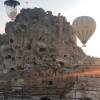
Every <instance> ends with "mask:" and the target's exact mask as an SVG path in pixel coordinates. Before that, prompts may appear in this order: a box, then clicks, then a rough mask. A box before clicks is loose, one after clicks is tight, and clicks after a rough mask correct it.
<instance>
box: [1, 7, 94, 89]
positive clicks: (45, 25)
mask: <svg viewBox="0 0 100 100" xmlns="http://www.w3.org/2000/svg"><path fill="white" fill-rule="evenodd" d="M5 31H6V35H0V48H1V50H0V69H1V70H2V72H3V73H6V74H7V73H9V72H10V71H20V70H22V71H23V70H24V71H26V73H24V76H23V77H24V79H25V80H28V81H27V82H28V84H29V83H30V85H33V84H34V86H41V85H40V84H41V83H43V84H44V85H46V84H49V85H50V84H51V85H52V84H54V85H55V84H56V86H57V87H59V86H64V87H65V85H64V84H65V83H64V82H65V79H64V78H63V79H62V77H63V74H64V73H65V72H66V71H67V72H68V71H69V69H71V71H72V70H74V69H77V67H76V68H74V67H75V66H76V65H82V64H92V63H94V62H93V61H94V60H93V58H91V57H89V56H87V55H86V54H85V53H84V52H83V51H82V49H81V48H80V47H78V46H77V44H76V37H75V34H74V33H73V30H72V26H71V25H70V23H69V22H68V21H67V20H66V18H65V17H64V16H61V15H60V14H58V16H54V15H53V14H52V12H51V11H44V10H43V9H42V8H34V9H22V10H21V12H20V14H18V16H17V17H16V19H15V21H14V22H9V23H7V25H6V29H5ZM6 38H7V39H6ZM79 67H81V66H79ZM55 75H58V76H60V78H61V79H60V78H59V79H58V77H56V78H55V77H53V76H55ZM21 78H22V77H21ZM25 80H24V81H25ZM34 80H35V82H34ZM52 80H53V81H52ZM45 81H46V82H47V83H46V82H45ZM27 82H26V84H27ZM67 82H68V81H67ZM69 82H72V84H71V86H69V85H68V86H66V88H70V87H72V85H73V83H74V80H73V81H72V80H69ZM43 84H42V86H43ZM68 84H69V83H68ZM61 88H62V87H61Z"/></svg>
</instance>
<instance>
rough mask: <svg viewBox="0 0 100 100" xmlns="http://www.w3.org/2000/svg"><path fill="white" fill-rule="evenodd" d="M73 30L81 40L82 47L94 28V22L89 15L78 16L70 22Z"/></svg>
mask: <svg viewBox="0 0 100 100" xmlns="http://www.w3.org/2000/svg"><path fill="white" fill-rule="evenodd" d="M72 27H73V31H74V33H75V34H76V36H77V37H78V38H79V40H80V41H81V42H82V44H83V47H86V45H85V44H86V43H87V41H88V40H89V38H90V37H91V36H92V34H93V33H94V32H95V29H96V22H95V20H94V19H93V18H92V17H90V16H79V17H77V18H76V19H75V20H74V21H73V23H72Z"/></svg>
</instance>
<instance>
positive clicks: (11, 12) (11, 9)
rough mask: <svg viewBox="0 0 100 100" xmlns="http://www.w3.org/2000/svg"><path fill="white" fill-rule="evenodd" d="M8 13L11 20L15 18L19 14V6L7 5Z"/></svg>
mask: <svg viewBox="0 0 100 100" xmlns="http://www.w3.org/2000/svg"><path fill="white" fill-rule="evenodd" d="M6 11H7V15H8V17H9V18H11V20H14V19H15V17H16V15H17V7H10V6H7V5H6Z"/></svg>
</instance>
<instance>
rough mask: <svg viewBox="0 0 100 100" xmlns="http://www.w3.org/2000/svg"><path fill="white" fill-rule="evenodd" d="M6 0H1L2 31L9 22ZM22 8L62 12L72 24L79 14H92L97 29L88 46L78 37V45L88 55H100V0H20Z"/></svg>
mask: <svg viewBox="0 0 100 100" xmlns="http://www.w3.org/2000/svg"><path fill="white" fill-rule="evenodd" d="M4 1H5V0H0V8H1V9H0V33H5V25H6V23H7V22H9V20H10V19H9V18H8V16H7V14H6V10H5V6H4V4H3V3H4ZM18 1H19V2H20V4H21V5H20V6H19V7H18V12H20V10H21V9H22V8H34V7H41V8H43V9H44V10H46V11H48V10H50V11H52V12H53V14H54V15H57V14H58V13H61V14H62V15H63V16H65V17H66V19H67V21H69V22H70V23H71V24H72V22H73V20H74V19H75V18H76V17H78V16H91V17H93V19H94V20H95V21H96V31H95V32H94V34H93V35H92V37H91V38H90V39H89V40H88V42H87V44H86V45H87V46H86V47H84V48H83V47H82V43H81V42H80V41H79V39H77V45H78V46H80V47H81V48H82V49H83V50H84V52H85V53H86V54H87V55H90V56H94V57H100V45H99V43H100V28H99V27H100V14H99V9H100V1H99V0H18Z"/></svg>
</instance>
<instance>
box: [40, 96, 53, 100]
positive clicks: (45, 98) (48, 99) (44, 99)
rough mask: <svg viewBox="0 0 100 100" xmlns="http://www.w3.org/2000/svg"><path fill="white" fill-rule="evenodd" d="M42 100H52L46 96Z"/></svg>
mask: <svg viewBox="0 0 100 100" xmlns="http://www.w3.org/2000/svg"><path fill="white" fill-rule="evenodd" d="M40 100H51V99H50V98H48V97H46V96H45V97H42V98H40Z"/></svg>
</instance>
